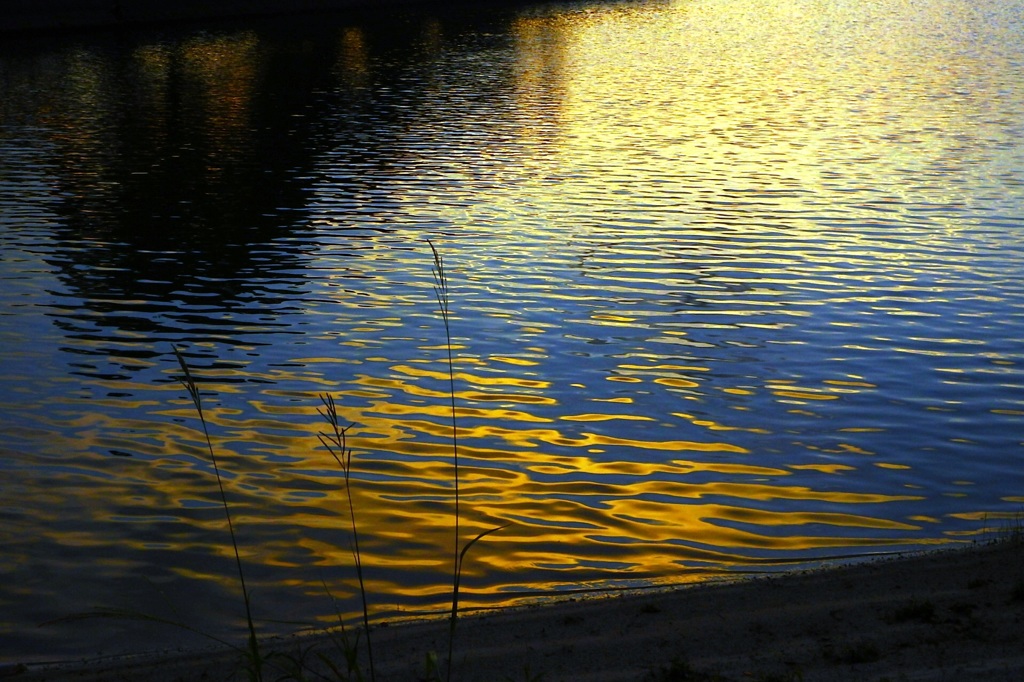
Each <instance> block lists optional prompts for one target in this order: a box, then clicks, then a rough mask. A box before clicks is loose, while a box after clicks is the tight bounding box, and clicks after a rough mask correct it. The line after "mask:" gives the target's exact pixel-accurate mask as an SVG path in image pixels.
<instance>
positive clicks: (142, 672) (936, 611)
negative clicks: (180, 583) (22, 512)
mask: <svg viewBox="0 0 1024 682" xmlns="http://www.w3.org/2000/svg"><path fill="white" fill-rule="evenodd" d="M372 633H373V647H374V654H375V662H376V666H375V667H376V677H377V680H379V681H380V682H385V681H387V680H402V681H408V680H413V679H419V678H420V677H421V676H422V674H423V672H424V670H425V661H426V658H427V656H428V654H429V653H430V652H437V654H438V657H439V658H440V659H442V660H443V658H444V654H445V653H446V652H447V636H448V623H447V621H446V620H434V621H420V622H412V623H404V624H394V625H389V626H378V627H375V628H374V629H373V631H372ZM262 648H263V649H264V651H265V652H276V653H277V654H278V656H279V657H278V659H277V660H278V661H284V662H287V661H289V657H291V660H292V661H293V662H294V661H299V660H301V661H303V665H305V666H307V668H306V672H307V674H309V673H312V672H313V671H314V670H316V671H320V672H327V670H326V667H324V666H322V665H321V666H320V667H318V658H317V653H318V652H319V653H324V654H326V655H329V656H332V657H334V658H335V659H340V658H341V653H340V651H338V650H337V649H336V648H335V647H334V645H333V644H331V643H330V641H329V640H328V639H327V638H326V637H324V636H314V635H307V636H301V637H294V638H286V639H276V640H270V641H267V642H264V643H263V646H262ZM455 651H456V654H455V660H456V666H455V668H454V673H453V676H452V677H453V679H454V680H458V681H459V682H469V681H477V680H479V681H493V680H501V679H511V680H518V679H543V680H545V681H546V682H553V681H556V680H575V681H579V682H606V681H618V680H637V681H639V680H644V679H649V680H655V681H657V680H674V679H675V680H678V679H686V680H769V679H771V680H804V681H811V680H822V681H826V680H827V681H830V682H831V681H843V680H850V681H853V680H856V681H858V682H860V681H862V680H884V679H890V680H897V679H898V680H904V679H905V680H945V679H956V680H958V681H961V680H986V681H993V682H998V681H1000V680H1006V681H1010V680H1020V679H1024V542H1021V541H1020V540H1019V539H1012V540H1011V539H1008V540H1002V541H996V542H993V543H990V544H983V545H970V546H966V547H954V548H941V549H936V550H930V551H926V552H916V553H913V554H909V555H896V556H895V557H883V558H879V559H873V560H868V561H861V562H857V563H854V564H845V565H839V566H825V567H821V568H815V569H810V570H805V571H798V572H792V573H782V574H772V575H770V576H764V577H756V578H744V579H739V580H736V581H728V582H722V583H710V584H699V585H693V586H684V587H680V588H674V589H667V590H658V591H656V592H651V593H641V594H625V595H617V596H604V597H595V598H588V599H578V600H568V601H561V602H555V603H546V604H540V605H535V606H525V607H516V608H513V609H509V610H500V611H496V612H488V613H485V614H477V615H467V616H463V617H462V618H460V619H459V624H458V630H457V633H456V642H455ZM364 658H365V652H364ZM342 665H343V663H342ZM363 667H364V668H365V667H366V666H365V665H364V666H363ZM245 673H246V671H245V669H244V666H243V665H242V663H241V659H240V657H239V654H238V653H237V652H235V651H230V650H227V651H225V650H223V649H216V650H215V649H206V650H202V651H182V652H168V653H150V654H144V655H138V656H124V657H120V658H111V659H103V660H93V661H82V662H78V663H62V664H39V665H29V666H21V667H20V668H19V667H16V666H7V667H6V669H0V678H3V679H5V680H6V679H11V680H15V681H16V682H22V681H24V682H42V681H44V680H45V681H49V682H67V681H70V680H76V681H78V682H99V681H100V680H104V681H112V682H119V681H121V680H125V681H127V680H135V681H138V680H149V681H151V682H182V681H185V680H199V679H217V680H220V679H233V678H234V679H244V678H245V676H246V674H245ZM327 674H328V678H329V679H335V677H334V676H332V675H331V674H330V673H329V672H327ZM270 675H271V678H272V679H277V678H278V677H279V671H277V670H272V671H271V673H270ZM311 677H316V675H315V673H314V674H312V675H311ZM285 679H294V678H291V677H286V678H285Z"/></svg>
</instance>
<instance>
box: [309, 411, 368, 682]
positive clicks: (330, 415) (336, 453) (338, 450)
mask: <svg viewBox="0 0 1024 682" xmlns="http://www.w3.org/2000/svg"><path fill="white" fill-rule="evenodd" d="M320 400H321V401H322V402H323V404H324V407H323V409H317V411H318V412H319V413H320V415H321V416H322V417H323V418H324V419H325V420H327V423H328V424H329V425H330V426H331V432H330V433H326V434H325V433H320V434H317V437H318V438H319V439H320V442H321V443H323V444H324V447H326V448H327V451H328V452H330V453H331V456H332V457H334V460H335V461H336V462H337V463H338V466H340V467H341V472H342V475H343V476H344V479H345V496H346V497H347V498H348V517H349V522H350V524H351V527H352V560H353V562H354V563H355V566H356V576H357V577H358V579H359V594H360V597H361V598H362V603H363V632H364V634H365V637H366V655H367V658H369V661H370V680H371V681H376V679H377V676H376V673H375V671H374V667H373V639H372V638H371V636H370V609H369V605H368V603H367V599H366V584H365V582H364V581H363V556H362V554H361V553H360V551H359V528H358V525H357V524H356V509H355V503H354V502H353V501H352V478H351V475H352V448H350V447H348V439H347V434H348V430H349V429H350V428H352V425H351V424H349V425H348V426H345V427H342V426H341V422H340V420H339V419H338V408H337V406H336V405H335V403H334V398H332V397H331V396H330V395H326V394H324V395H321V396H320ZM358 646H359V641H358V639H357V640H356V643H355V647H354V649H353V652H352V653H353V656H354V657H355V659H356V661H357V659H358V655H357V653H356V650H357V649H358ZM349 668H350V669H354V670H355V672H356V674H357V675H358V674H359V666H358V663H357V662H356V664H355V665H353V661H350V662H349Z"/></svg>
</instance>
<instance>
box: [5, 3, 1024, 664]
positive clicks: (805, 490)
mask: <svg viewBox="0 0 1024 682" xmlns="http://www.w3.org/2000/svg"><path fill="white" fill-rule="evenodd" d="M1022 17H1024V8H1022V4H1021V3H1019V2H1015V1H1013V0H986V1H985V2H981V3H975V4H972V5H970V6H968V5H965V4H963V3H959V2H950V1H943V0H928V1H927V2H923V3H904V2H900V1H898V0H886V1H885V2H880V3H875V4H874V5H871V6H870V7H865V6H857V7H847V6H845V5H844V4H841V3H840V4H837V3H834V2H824V1H823V0H822V1H814V0H808V1H797V0H793V1H789V0H787V1H785V2H772V3H765V2H757V1H755V0H750V1H749V2H748V1H744V2H719V1H716V0H707V1H704V0H695V1H693V2H666V3H662V2H658V3H613V4H604V3H571V4H559V5H538V6H529V5H519V6H512V5H508V6H502V7H490V8H482V7H477V8H468V7H459V8H458V9H453V10H443V9H439V8H436V7H430V8H426V7H421V8H418V9H412V8H406V9H402V10H394V11H389V12H388V13H387V14H386V15H384V14H382V15H380V16H369V15H368V14H366V13H362V14H343V13H339V14H329V15H316V16H296V17H290V18H284V17H278V18H275V19H274V20H273V21H245V22H242V21H236V22H230V23H228V22H224V23H217V24H210V25H207V26H203V27H191V26H176V27H163V28H159V27H151V28H148V29H145V30H143V29H139V30H134V31H113V32H99V33H92V34H83V35H79V36H67V35H64V36H61V37H59V38H57V37H53V38H46V37H40V36H36V37H20V38H9V39H8V38H5V39H4V40H3V42H0V386H2V388H3V390H2V392H0V473H2V476H3V488H2V493H0V544H2V546H3V547H4V552H3V554H2V556H0V572H2V573H3V575H5V576H6V579H5V581H4V583H3V585H2V586H0V613H2V614H3V616H0V660H38V659H43V658H61V657H70V656H78V655H94V654H98V653H116V652H118V651H125V650H138V649H149V648H160V647H164V646H186V645H195V644H201V643H203V642H204V641H205V640H203V639H202V638H197V637H193V636H191V635H187V634H186V633H184V632H182V631H180V630H178V629H175V628H169V627H163V626H157V625H153V624H148V625H144V626H143V625H140V624H138V623H126V622H119V621H117V620H102V621H95V620H93V621H75V622H71V623H57V624H49V625H46V626H45V627H37V625H38V624H39V623H44V622H50V621H53V620H54V619H59V618H61V617H63V616H67V615H69V614H74V613H79V612H82V611H88V610H90V609H95V608H120V609H125V608H130V609H134V610H138V611H140V612H144V613H146V614H149V615H154V616H156V617H160V618H166V619H173V620H180V621H183V622H186V623H189V624H190V625H192V626H195V627H198V628H199V629H202V630H204V631H207V632H210V633H214V634H216V635H217V636H224V637H241V636H242V635H241V632H242V630H241V625H242V622H243V617H244V614H243V612H242V609H241V599H240V596H239V593H238V588H237V584H236V579H235V573H234V556H233V554H232V552H231V548H230V544H229V542H228V538H227V531H226V528H225V523H224V514H223V509H222V508H221V506H220V497H219V493H218V489H217V484H216V479H215V477H214V472H213V468H212V464H211V462H210V460H209V455H208V452H207V450H206V442H205V439H204V435H203V431H202V426H201V424H200V422H199V420H198V419H197V416H196V413H195V411H194V409H193V407H192V405H191V403H190V401H189V399H188V395H187V393H186V391H185V389H184V388H183V387H182V385H181V383H180V381H179V379H180V378H181V376H182V374H181V370H180V368H179V366H178V363H177V360H176V359H175V357H174V354H173V348H175V347H178V348H180V349H182V352H183V354H184V356H185V357H186V358H187V361H188V363H189V365H190V366H191V367H192V369H193V371H194V373H195V376H196V378H197V379H198V380H199V382H200V385H201V388H202V395H203V401H204V409H205V416H206V417H207V420H208V422H209V425H210V433H211V437H212V439H213V443H214V447H215V450H216V452H217V453H218V458H219V459H218V461H219V463H220V466H221V469H222V473H224V475H225V484H226V488H227V495H228V498H229V501H230V504H231V505H232V509H233V510H234V511H235V519H236V527H237V530H238V537H239V544H240V548H241V551H242V559H243V562H244V565H245V566H246V567H247V579H248V580H249V581H250V583H251V586H252V587H253V590H254V600H255V601H254V603H255V605H256V612H257V616H258V619H259V621H260V628H261V631H262V632H266V633H279V632H290V631H295V630H297V629H300V628H301V627H304V626H323V625H327V624H330V623H331V622H332V618H333V614H334V613H335V607H336V606H337V607H338V608H340V609H341V610H342V611H343V612H344V613H352V612H354V611H355V610H356V608H357V602H356V594H357V590H356V583H355V575H354V571H353V569H352V559H351V554H350V549H349V547H350V537H349V533H348V531H347V518H346V516H345V514H346V512H347V506H346V505H347V502H346V497H345V495H344V493H343V489H342V478H341V472H340V471H339V469H338V467H337V465H336V463H335V462H334V460H333V459H332V458H331V457H330V455H329V453H327V452H326V450H325V449H324V448H323V447H322V446H321V445H320V442H319V440H318V437H317V434H318V433H319V432H321V431H323V430H324V429H325V428H326V424H325V423H324V421H323V419H322V418H321V416H320V415H319V414H318V408H319V407H320V406H321V398H320V396H321V395H322V394H330V395H332V396H333V397H334V398H335V399H336V400H337V403H338V406H339V410H340V412H341V414H342V417H343V419H345V420H346V422H350V423H352V424H353V426H352V429H351V431H350V432H349V433H350V436H351V439H350V444H351V445H352V447H353V449H354V470H353V494H354V496H355V499H354V501H355V507H356V510H357V513H358V515H359V520H360V527H361V537H360V540H361V543H362V549H363V551H364V554H365V556H364V559H365V562H366V569H367V577H368V580H369V583H368V586H369V588H370V590H371V594H372V595H373V596H372V604H373V612H374V615H375V617H377V618H390V617H410V616H415V615H419V614H424V613H440V612H443V611H444V609H445V606H446V600H448V599H449V598H450V572H451V536H452V530H453V524H454V502H453V492H454V489H453V485H452V475H453V462H452V447H451V421H450V409H451V408H450V403H449V383H448V373H447V352H446V345H445V330H444V326H443V324H442V321H441V319H440V316H439V315H438V311H437V308H438V306H437V301H436V298H435V292H434V279H433V275H432V271H431V265H432V258H431V252H430V248H429V246H428V243H427V240H430V241H431V242H432V243H433V244H434V245H435V246H437V248H438V249H439V251H440V252H441V253H442V254H443V256H444V259H445V264H446V266H447V268H448V271H449V278H450V285H451V296H452V299H451V300H452V313H453V316H452V320H451V322H452V327H451V332H452V336H453V354H454V366H455V384H454V386H455V388H454V390H455V397H456V404H457V410H458V424H459V447H460V451H459V452H460V465H461V469H460V474H461V477H460V481H461V494H462V507H461V516H462V519H461V523H462V531H461V532H462V534H463V537H464V539H468V538H471V537H472V536H473V535H475V534H476V533H478V532H481V531H482V530H484V529H487V528H490V527H493V526H496V525H501V524H506V523H508V524H511V525H509V526H508V527H507V528H505V529H503V530H502V531H500V532H498V533H495V534H493V535H490V536H488V537H487V538H486V539H484V540H482V541H481V542H480V543H478V544H477V545H475V546H474V548H473V551H472V554H471V555H470V559H469V560H468V562H467V568H466V575H465V577H464V581H463V589H464V594H463V603H464V604H465V606H466V607H467V608H489V607H496V606H504V605H510V604H516V603H521V602H522V601H524V600H527V601H528V600H535V599H538V598H540V599H543V598H548V597H551V596H554V595H559V594H567V593H571V592H576V591H581V592H587V591H602V590H617V589H628V588H643V587H647V586H659V585H673V584H682V583H688V582H693V581H699V580H707V579H713V578H716V577H720V576H733V575H737V574H743V573H747V572H763V571H776V570H781V569H785V568H789V567H793V566H800V565H807V564H816V563H819V562H821V561H840V560H847V559H850V558H855V557H859V556H866V555H872V554H876V553H880V552H891V551H900V550H907V549H916V548H923V547H929V546H933V545H937V544H943V543H951V542H970V541H974V540H977V539H983V538H987V537H990V536H991V535H992V534H993V533H994V532H998V530H999V529H1000V528H1001V527H1006V526H1008V525H1012V524H1014V523H1016V522H1018V521H1019V514H1020V513H1021V511H1022V509H1024V466H1022V459H1021V458H1022V454H1024V444H1022V441H1024V436H1022V434H1024V428H1022V427H1024V371H1022V364H1021V363H1022V362H1024V348H1022V345H1021V339H1022V338H1024V334H1022V332H1024V277H1022V276H1021V272H1024V269H1022V265H1024V246H1022V244H1024V241H1022V236H1024V232H1022V230H1024V146H1022V144H1021V142H1020V140H1021V139H1024V68H1022V66H1024V64H1022V57H1021V55H1022V54H1024V20H1022ZM328 591H329V592H330V594H331V595H333V599H332V598H331V597H328V596H327V592H328ZM447 603H448V604H449V605H450V602H447Z"/></svg>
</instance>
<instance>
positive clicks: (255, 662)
mask: <svg viewBox="0 0 1024 682" xmlns="http://www.w3.org/2000/svg"><path fill="white" fill-rule="evenodd" d="M172 348H173V349H174V355H175V357H177V358H178V364H179V365H180V366H181V371H182V372H183V373H184V374H185V378H184V379H179V381H181V384H182V386H184V387H185V390H186V391H188V395H189V397H190V398H191V399H192V404H193V405H194V406H195V408H196V413H197V414H198V415H199V422H200V423H201V424H202V426H203V436H204V437H205V439H206V448H207V450H208V451H209V453H210V461H211V462H212V463H213V472H214V474H215V475H216V477H217V488H218V490H219V491H220V499H221V503H222V504H223V506H224V517H225V518H226V519H227V523H228V533H229V534H230V536H231V547H232V549H233V550H234V553H235V566H236V567H237V569H238V583H239V585H240V587H241V589H242V599H243V600H244V602H245V618H246V623H247V625H248V627H249V642H248V646H249V648H248V657H249V666H250V668H249V672H250V677H251V678H252V679H253V680H256V681H257V682H262V680H263V657H262V655H261V653H260V646H259V640H258V639H257V637H256V625H255V623H254V621H253V618H252V599H251V597H250V594H249V589H248V587H246V584H245V571H244V570H243V569H242V556H241V554H240V553H239V551H238V539H237V537H236V536H235V524H234V523H233V522H232V520H231V507H230V505H229V504H228V497H227V493H226V492H225V491H224V480H223V478H222V477H221V474H220V465H218V464H217V455H216V454H214V451H213V441H212V440H211V439H210V429H209V427H207V425H206V416H205V415H204V414H203V401H202V398H201V397H200V394H199V386H198V385H197V384H196V381H195V379H194V378H193V377H192V372H191V371H190V370H189V367H188V363H187V362H185V358H184V356H183V355H182V354H181V351H180V350H178V347H177V346H172Z"/></svg>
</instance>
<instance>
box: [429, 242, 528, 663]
mask: <svg viewBox="0 0 1024 682" xmlns="http://www.w3.org/2000/svg"><path fill="white" fill-rule="evenodd" d="M427 244H428V245H429V246H430V251H431V253H432V254H433V255H434V265H433V268H432V271H433V275H434V296H435V297H436V298H437V305H438V308H439V310H440V313H441V320H442V321H443V322H444V336H445V348H446V350H447V351H448V396H449V398H450V403H451V418H452V462H453V465H454V473H453V478H454V486H455V535H454V543H453V547H454V549H453V552H452V554H453V567H452V611H451V616H450V618H449V626H448V666H447V671H446V673H445V679H446V680H449V681H450V680H451V678H452V667H453V663H454V650H455V626H456V623H458V618H459V589H460V586H461V583H462V566H463V563H464V562H465V560H466V553H467V552H469V548H470V547H472V546H473V545H474V544H475V543H476V542H477V541H478V540H480V539H481V538H483V537H485V536H487V535H490V534H491V533H494V532H495V531H498V530H501V529H502V528H505V527H507V526H508V525H509V524H507V523H506V524H502V525H500V526H496V527H494V528H489V529H487V530H485V531H483V532H482V533H480V534H478V535H477V536H476V537H474V538H473V539H472V540H470V541H469V542H467V543H466V544H465V545H462V537H461V529H460V523H461V518H462V514H461V509H460V504H461V490H460V485H459V425H458V420H457V416H456V412H457V411H456V408H455V363H454V361H453V357H452V329H451V308H450V297H449V295H448V273H447V271H446V270H445V267H444V258H443V257H442V256H441V254H440V252H439V251H438V250H437V248H436V247H435V246H434V243H433V242H432V241H430V240H429V239H428V240H427Z"/></svg>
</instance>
